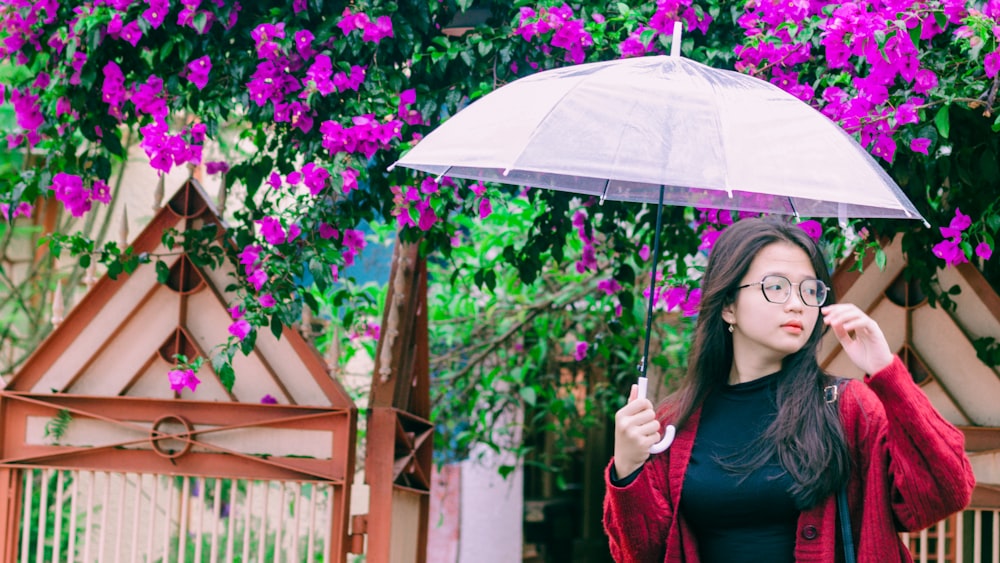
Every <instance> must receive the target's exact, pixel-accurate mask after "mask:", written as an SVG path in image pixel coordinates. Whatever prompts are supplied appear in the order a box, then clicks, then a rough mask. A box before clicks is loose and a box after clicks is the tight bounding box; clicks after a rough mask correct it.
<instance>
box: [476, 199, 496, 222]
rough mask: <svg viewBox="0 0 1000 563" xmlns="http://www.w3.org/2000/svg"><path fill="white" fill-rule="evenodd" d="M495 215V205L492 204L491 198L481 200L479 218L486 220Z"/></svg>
mask: <svg viewBox="0 0 1000 563" xmlns="http://www.w3.org/2000/svg"><path fill="white" fill-rule="evenodd" d="M491 213H493V205H492V204H490V198H488V197H484V198H483V199H481V200H479V218H480V219H485V218H487V217H489V216H490V214H491Z"/></svg>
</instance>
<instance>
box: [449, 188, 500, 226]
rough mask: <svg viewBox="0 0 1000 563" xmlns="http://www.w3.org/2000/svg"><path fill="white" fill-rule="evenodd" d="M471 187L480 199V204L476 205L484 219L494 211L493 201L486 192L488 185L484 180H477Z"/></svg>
mask: <svg viewBox="0 0 1000 563" xmlns="http://www.w3.org/2000/svg"><path fill="white" fill-rule="evenodd" d="M442 183H443V182H442ZM469 189H470V190H472V193H473V194H475V196H476V200H477V201H478V204H475V205H476V207H477V208H478V209H479V219H480V220H483V219H485V218H487V217H489V216H490V215H491V214H492V213H493V203H492V202H490V196H489V195H487V194H486V186H485V185H484V184H483V183H482V182H476V183H475V184H472V185H471V186H469Z"/></svg>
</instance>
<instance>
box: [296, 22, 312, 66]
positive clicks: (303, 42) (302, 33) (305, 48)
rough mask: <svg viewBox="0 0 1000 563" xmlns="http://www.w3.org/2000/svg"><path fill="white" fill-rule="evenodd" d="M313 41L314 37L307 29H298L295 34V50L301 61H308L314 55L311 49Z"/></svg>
mask: <svg viewBox="0 0 1000 563" xmlns="http://www.w3.org/2000/svg"><path fill="white" fill-rule="evenodd" d="M313 39H316V36H315V35H313V33H312V32H311V31H309V30H308V29H300V30H299V31H296V32H295V49H296V50H297V51H298V52H299V55H300V56H301V57H302V58H303V59H306V60H308V59H310V58H312V56H313V54H314V53H315V51H313V49H312V42H313Z"/></svg>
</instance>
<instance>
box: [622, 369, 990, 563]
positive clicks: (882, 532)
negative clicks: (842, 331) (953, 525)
mask: <svg viewBox="0 0 1000 563" xmlns="http://www.w3.org/2000/svg"><path fill="white" fill-rule="evenodd" d="M865 383H867V386H866V385H864V384H862V383H861V382H860V381H855V380H852V381H850V382H848V384H847V385H846V386H844V389H843V393H842V394H841V397H840V399H839V403H840V418H841V422H842V424H843V428H844V436H845V438H846V439H847V443H848V447H849V449H850V452H851V458H852V461H853V463H852V465H853V468H852V472H851V476H850V478H849V479H848V489H847V491H848V506H849V507H850V511H851V524H852V527H853V529H854V541H855V544H856V545H857V560H858V563H893V562H909V561H912V559H911V557H910V554H909V551H908V550H907V549H906V547H905V546H904V545H903V543H902V542H901V541H900V538H899V536H898V532H902V531H910V532H913V531H917V530H921V529H923V528H926V527H928V526H930V525H931V524H934V523H935V522H937V521H939V520H941V519H943V518H945V517H946V516H948V515H949V514H952V513H954V512H956V511H958V510H961V509H962V508H964V507H965V506H966V505H967V504H968V503H969V501H970V499H971V496H972V489H973V487H974V486H975V476H974V475H973V473H972V467H971V466H970V465H969V460H968V458H967V457H966V455H965V450H964V441H965V440H964V436H963V435H962V433H961V431H959V430H958V429H957V428H955V427H954V426H952V425H951V424H950V423H949V422H948V421H946V420H944V418H942V417H941V415H940V414H938V412H937V411H936V410H935V409H934V407H933V406H932V405H931V403H930V401H929V400H928V399H927V396H926V395H925V394H924V393H923V391H921V390H920V388H919V387H917V386H916V384H914V383H913V380H912V379H911V377H910V374H909V372H908V371H907V369H906V367H905V366H904V365H903V363H902V362H901V361H900V360H899V358H896V359H895V360H894V361H893V363H892V364H891V365H890V366H889V367H887V368H885V369H884V370H882V371H880V372H878V373H877V374H875V375H874V376H866V377H865ZM699 415H700V411H699V412H697V413H695V414H694V415H693V416H692V417H691V419H690V421H689V422H688V423H687V424H685V425H684V427H683V428H681V429H680V430H678V431H677V436H676V438H675V439H674V442H673V444H672V445H671V446H670V449H668V450H667V451H666V452H664V453H663V454H660V455H657V456H653V457H652V458H651V459H650V460H648V461H647V462H646V465H645V467H644V469H643V470H642V471H641V472H640V473H639V475H638V477H637V478H636V479H635V480H634V481H632V482H631V483H629V484H628V485H627V486H625V487H616V486H614V485H612V484H611V482H610V480H609V471H605V472H604V473H605V481H606V483H605V485H606V487H607V492H606V494H605V497H604V527H605V530H606V532H607V534H608V538H609V541H610V544H611V554H612V555H613V556H614V558H615V561H619V562H633V561H634V562H643V563H646V562H649V563H655V562H659V561H663V562H665V563H697V562H698V546H697V545H696V540H695V536H694V534H693V532H692V531H691V529H690V527H688V524H687V522H686V521H685V520H684V515H683V514H677V506H678V502H679V500H680V495H681V485H682V483H683V481H684V474H685V472H686V471H687V464H688V460H689V459H690V457H691V449H692V447H693V446H694V438H695V435H696V434H697V429H698V418H699ZM612 463H613V460H612ZM842 560H843V548H842V546H841V541H840V537H839V527H838V526H837V500H836V495H831V496H830V497H829V498H827V499H826V500H825V501H823V502H821V503H820V504H818V505H817V506H816V507H814V508H811V509H809V510H806V511H804V512H802V513H800V514H799V520H798V528H797V536H796V541H795V561H796V562H797V563H806V562H810V563H812V562H815V563H833V562H835V561H842Z"/></svg>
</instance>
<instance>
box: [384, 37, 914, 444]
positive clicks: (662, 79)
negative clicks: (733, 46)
mask: <svg viewBox="0 0 1000 563" xmlns="http://www.w3.org/2000/svg"><path fill="white" fill-rule="evenodd" d="M679 37H680V33H679V26H676V27H675V29H674V48H673V49H672V51H671V56H651V57H640V58H633V59H623V60H616V61H609V62H601V63H591V64H583V65H577V66H570V67H565V68H559V69H555V70H549V71H545V72H540V73H537V74H534V75H531V76H528V77H525V78H522V79H519V80H516V81H514V82H511V83H510V84H507V85H506V86H503V87H501V88H499V89H497V90H496V91H494V92H492V93H490V94H488V95H486V96H484V97H483V98H481V99H479V100H477V101H475V102H474V103H472V104H470V105H469V106H468V107H466V108H465V109H463V110H462V111H460V112H458V113H457V114H456V115H455V116H453V117H451V118H450V119H448V120H447V121H446V122H445V123H443V124H442V125H441V126H439V127H438V128H437V129H435V130H434V131H432V132H431V133H430V134H428V135H427V136H426V137H425V138H424V139H422V140H421V141H420V142H419V143H418V144H417V145H416V146H415V147H413V149H411V150H410V151H409V152H408V153H407V154H406V155H404V156H403V157H402V158H400V159H399V160H398V161H397V162H396V163H395V164H394V165H393V166H397V165H398V166H404V167H407V168H412V169H415V170H420V171H424V172H427V173H430V174H434V175H437V176H444V175H448V176H452V177H456V178H468V179H475V180H483V181H492V182H502V183H507V184H517V185H525V186H532V187H542V188H551V189H556V190H564V191H569V192H575V193H580V194H588V195H594V196H599V197H600V198H601V200H602V201H603V200H604V199H612V200H622V201H633V202H648V203H658V204H659V206H660V207H659V209H658V213H657V223H656V236H655V237H654V252H653V256H654V263H653V271H652V273H651V278H652V279H655V274H656V268H657V264H656V257H658V255H659V232H660V226H661V219H662V206H663V204H664V203H669V204H674V205H690V206H698V207H711V208H719V209H732V210H744V211H752V212H762V213H779V214H788V215H796V216H800V215H801V216H807V217H838V218H839V219H840V221H841V223H842V224H843V223H845V222H846V220H847V218H849V217H882V218H905V219H921V220H923V217H921V215H920V213H919V212H918V211H917V210H916V208H914V206H913V204H912V203H911V202H910V201H909V200H908V199H907V198H906V196H905V195H904V194H903V192H902V191H901V190H900V189H899V187H898V186H897V185H896V184H895V182H893V180H892V178H890V177H889V175H888V174H886V173H885V171H884V170H883V169H882V168H881V167H880V166H879V165H878V163H876V162H875V160H874V159H873V158H872V157H871V156H870V155H869V154H868V153H867V152H866V151H865V150H864V149H863V148H862V147H861V146H859V145H858V144H857V143H856V142H855V141H854V139H853V138H851V137H850V136H849V135H847V134H846V133H845V132H844V131H843V130H842V129H841V128H840V127H838V126H837V125H836V124H835V123H833V122H832V121H830V120H829V119H828V118H827V117H826V116H824V115H823V114H821V113H820V112H818V111H816V110H815V109H813V108H812V107H810V106H809V105H808V104H806V103H804V102H802V101H801V100H799V99H797V98H795V97H793V96H792V95H790V94H788V93H786V92H785V91H783V90H781V89H780V88H778V87H776V86H774V85H772V84H770V83H768V82H765V81H763V80H759V79H757V78H754V77H752V76H748V75H745V74H740V73H737V72H732V71H727V70H720V69H714V68H710V67H707V66H705V65H702V64H700V63H697V62H694V61H692V60H690V59H686V58H683V57H680V56H678V55H677V50H678V49H677V46H678V44H679ZM925 224H926V221H925ZM651 283H652V282H651ZM651 287H652V286H651ZM652 309H653V292H652V291H651V292H650V302H649V306H648V308H647V315H646V341H645V345H644V347H643V356H642V360H641V363H640V364H639V366H640V367H639V369H640V377H639V388H640V396H645V389H646V368H647V363H648V356H649V334H650V328H651V322H652ZM664 442H667V444H668V445H669V441H668V440H667V439H666V437H665V438H664ZM661 447H663V448H664V449H665V446H661ZM654 448H655V447H654Z"/></svg>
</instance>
